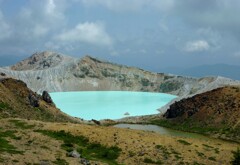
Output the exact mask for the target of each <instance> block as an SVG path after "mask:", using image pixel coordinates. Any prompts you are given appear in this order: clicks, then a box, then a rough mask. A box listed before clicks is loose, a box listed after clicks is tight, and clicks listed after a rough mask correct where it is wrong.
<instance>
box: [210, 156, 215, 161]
mask: <svg viewBox="0 0 240 165" xmlns="http://www.w3.org/2000/svg"><path fill="white" fill-rule="evenodd" d="M208 159H209V160H212V161H216V158H215V157H213V156H211V157H209V158H208Z"/></svg>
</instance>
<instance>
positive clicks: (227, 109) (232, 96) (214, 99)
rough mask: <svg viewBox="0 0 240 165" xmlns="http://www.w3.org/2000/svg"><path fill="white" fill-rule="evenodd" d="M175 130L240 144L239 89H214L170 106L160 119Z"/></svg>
mask: <svg viewBox="0 0 240 165" xmlns="http://www.w3.org/2000/svg"><path fill="white" fill-rule="evenodd" d="M163 116H164V117H165V118H166V119H167V120H168V122H170V123H173V124H174V126H177V128H181V129H183V130H186V131H194V132H200V133H205V132H207V133H209V132H217V133H219V134H220V135H221V134H223V135H224V136H222V135H221V136H222V138H225V139H227V138H229V139H234V140H237V141H239V142H240V136H239V135H240V122H239V119H240V86H228V87H221V88H217V89H214V90H211V91H208V92H204V93H201V94H197V95H195V96H193V97H189V98H186V99H182V100H180V101H177V102H175V103H173V104H172V105H170V108H169V109H168V110H167V112H166V113H165V114H164V115H163Z"/></svg>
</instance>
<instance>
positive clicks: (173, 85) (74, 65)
mask: <svg viewBox="0 0 240 165" xmlns="http://www.w3.org/2000/svg"><path fill="white" fill-rule="evenodd" d="M0 72H1V73H5V74H7V75H9V76H12V77H14V78H16V79H20V80H22V81H24V82H25V83H26V84H27V85H28V87H29V88H30V89H32V90H33V91H35V92H38V93H41V92H42V91H43V90H47V91H48V92H60V91H86V90H87V91H88V90H101V91H108V90H124V91H149V92H163V93H170V94H174V95H178V96H186V95H189V94H196V93H200V92H203V91H208V90H211V89H214V88H217V87H220V86H224V85H228V84H232V85H233V84H240V83H239V81H234V80H231V79H227V78H223V77H206V78H199V79H196V78H191V77H182V76H176V75H170V74H164V73H152V72H148V71H145V70H142V69H139V68H134V67H128V66H123V65H118V64H113V63H110V62H106V61H102V60H98V59H96V58H93V57H90V56H85V57H83V58H82V59H77V58H72V57H69V56H65V55H62V54H58V53H55V52H41V53H36V54H34V55H32V56H31V57H30V58H28V59H26V60H24V61H21V62H19V63H17V64H16V65H14V66H11V67H5V68H0Z"/></svg>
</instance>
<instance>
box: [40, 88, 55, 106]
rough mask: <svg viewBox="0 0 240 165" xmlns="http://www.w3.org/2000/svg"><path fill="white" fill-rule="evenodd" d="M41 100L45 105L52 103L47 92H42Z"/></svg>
mask: <svg viewBox="0 0 240 165" xmlns="http://www.w3.org/2000/svg"><path fill="white" fill-rule="evenodd" d="M42 99H43V100H44V101H45V102H47V103H50V104H51V103H53V101H52V98H51V96H50V95H49V93H48V92H47V91H43V93H42Z"/></svg>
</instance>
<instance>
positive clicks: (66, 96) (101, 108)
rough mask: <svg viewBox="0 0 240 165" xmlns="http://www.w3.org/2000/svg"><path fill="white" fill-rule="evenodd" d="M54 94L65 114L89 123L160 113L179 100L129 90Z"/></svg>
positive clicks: (55, 101) (54, 98)
mask: <svg viewBox="0 0 240 165" xmlns="http://www.w3.org/2000/svg"><path fill="white" fill-rule="evenodd" d="M50 95H51V97H52V99H53V101H54V103H55V104H56V106H57V107H58V108H59V109H61V110H62V111H63V112H65V113H67V114H69V115H71V116H74V117H79V118H83V119H85V120H91V119H96V120H102V119H120V118H123V117H127V116H141V115H150V114H157V113H159V112H158V111H157V109H158V108H160V107H162V106H164V105H166V104H167V103H168V102H170V101H171V100H172V99H174V98H176V96H174V95H169V94H163V93H149V92H125V91H124V92H123V91H87V92H85V91H84V92H55V93H50ZM126 113H129V115H126Z"/></svg>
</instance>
